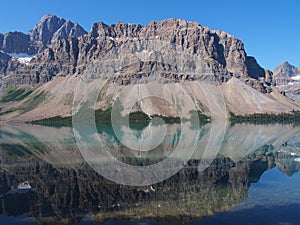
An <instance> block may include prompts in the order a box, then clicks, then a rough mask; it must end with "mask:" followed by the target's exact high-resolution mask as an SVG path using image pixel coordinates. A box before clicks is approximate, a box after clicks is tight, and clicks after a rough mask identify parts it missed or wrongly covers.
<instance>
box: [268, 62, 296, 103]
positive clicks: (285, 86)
mask: <svg viewBox="0 0 300 225" xmlns="http://www.w3.org/2000/svg"><path fill="white" fill-rule="evenodd" d="M273 79H274V82H275V84H276V86H277V88H278V90H279V91H280V92H281V93H283V94H284V95H285V96H287V97H288V98H290V99H292V100H293V101H295V102H297V103H298V104H299V103H300V68H297V67H295V66H293V65H291V64H289V63H288V62H283V63H282V64H281V65H280V66H278V67H277V68H276V69H275V70H274V71H273Z"/></svg>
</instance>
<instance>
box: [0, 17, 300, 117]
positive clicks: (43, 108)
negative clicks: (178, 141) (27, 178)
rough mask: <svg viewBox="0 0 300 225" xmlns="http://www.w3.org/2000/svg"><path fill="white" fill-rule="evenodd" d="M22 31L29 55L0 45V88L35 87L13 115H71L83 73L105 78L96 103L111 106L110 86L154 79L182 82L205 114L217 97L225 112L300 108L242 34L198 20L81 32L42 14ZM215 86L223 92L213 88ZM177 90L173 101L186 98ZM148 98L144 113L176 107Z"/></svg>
mask: <svg viewBox="0 0 300 225" xmlns="http://www.w3.org/2000/svg"><path fill="white" fill-rule="evenodd" d="M26 38H27V39H28V38H29V43H30V46H33V47H34V49H35V50H36V52H35V53H36V55H34V56H31V57H28V56H27V57H23V58H21V57H20V56H19V55H17V56H16V55H14V54H10V55H8V54H6V53H7V52H5V51H4V49H3V48H2V49H0V50H2V52H1V53H2V54H0V57H1V58H0V59H1V61H0V64H1V68H0V73H1V74H0V84H1V85H2V87H3V89H7V88H9V87H11V86H19V85H23V86H24V85H27V86H29V87H32V89H33V90H34V92H33V94H31V95H29V97H28V98H26V99H27V100H26V99H25V100H24V102H23V103H24V105H22V104H23V103H20V104H21V105H22V109H28V110H27V111H25V112H24V110H23V111H22V112H20V113H19V114H18V119H19V120H23V121H27V120H34V119H40V118H41V117H44V118H45V117H51V116H69V115H71V106H72V102H73V97H74V90H75V89H76V88H75V87H76V84H77V83H78V82H79V81H80V80H81V79H82V78H89V79H91V82H92V83H93V81H96V80H97V79H98V78H100V79H104V80H107V81H109V82H108V84H107V87H105V90H103V92H101V93H102V94H103V96H105V97H104V99H102V100H101V99H100V100H99V101H100V102H99V103H97V106H98V107H99V108H101V109H109V108H110V107H111V104H113V101H114V99H115V97H114V95H115V94H116V92H117V91H121V90H122V89H125V88H126V87H128V86H130V87H133V89H135V87H136V85H137V84H147V83H150V84H151V83H152V82H154V83H155V84H156V83H160V85H162V87H161V89H165V90H162V91H163V92H164V93H169V94H170V95H172V94H174V93H176V90H182V88H184V89H188V90H189V91H190V93H189V95H192V97H191V99H194V100H193V101H195V102H194V105H197V107H198V110H199V111H202V112H204V113H206V114H207V115H210V116H218V115H216V114H218V108H220V107H218V104H216V105H215V107H214V108H211V107H212V105H213V104H212V103H220V102H222V101H223V102H225V103H226V107H227V109H228V110H229V111H230V112H234V113H236V114H239V115H241V114H249V113H265V112H268V113H280V112H290V111H292V110H298V109H299V106H298V105H297V104H295V102H293V101H291V100H290V99H288V98H287V97H286V96H284V95H283V94H280V93H279V92H278V91H276V89H275V88H274V86H273V83H274V81H273V79H272V72H271V71H268V70H265V69H263V68H262V67H260V65H259V64H258V63H257V61H256V60H255V58H254V57H251V56H248V55H247V53H246V51H245V49H244V44H243V42H242V41H241V40H239V39H237V38H235V37H234V36H232V35H230V34H228V33H226V32H224V31H220V30H211V29H209V28H208V27H204V26H201V25H200V24H199V23H197V22H188V21H186V20H182V19H166V20H162V21H152V22H150V23H149V24H148V25H140V24H128V23H124V22H119V23H117V24H112V25H107V24H105V23H103V22H98V23H94V24H93V26H92V29H91V31H90V32H88V33H86V32H85V31H84V30H83V29H82V28H81V27H80V26H79V25H78V24H76V23H73V22H70V21H66V20H64V19H60V18H58V17H56V16H53V15H45V16H44V17H43V18H42V19H41V21H39V22H38V23H37V25H36V26H35V27H34V29H33V30H31V31H30V32H29V34H28V35H27V36H26ZM0 42H1V36H0ZM2 43H4V41H2ZM3 45H4V44H3ZM98 80H99V79H98ZM210 82H214V84H213V85H211V84H210ZM36 84H40V85H36ZM216 84H218V85H216ZM218 86H219V87H220V88H217V87H218ZM170 90H172V91H174V93H173V92H170ZM201 90H202V91H201ZM202 92H204V93H202ZM217 92H219V93H220V92H222V93H221V94H220V95H219V96H218V95H217ZM207 93H211V95H209V96H210V99H206V97H207V96H208V95H207ZM106 95H107V96H106ZM222 95H223V97H222ZM32 96H33V97H32ZM30 98H31V100H32V99H33V100H32V101H33V102H31V100H30ZM39 98H40V100H39V101H38V100H37V99H39ZM182 98H183V97H182V96H181V97H180V99H177V100H176V102H181V103H183V102H185V101H186V99H182ZM8 99H10V98H8ZM45 99H47V101H46V100H45ZM155 102H156V101H155V100H154V101H153V102H151V101H150V102H148V105H147V107H146V106H145V107H146V108H145V109H144V110H145V113H147V114H148V115H152V114H158V115H164V116H175V115H176V110H175V111H174V109H173V110H171V109H170V108H169V107H167V106H166V105H165V106H164V104H161V103H158V104H155ZM41 103H43V104H41ZM156 103H157V102H156ZM200 103H201V104H200ZM32 105H33V106H34V107H33V106H32ZM199 105H201V107H202V108H199V107H200V106H199ZM125 107H126V106H124V108H125ZM166 107H167V108H166ZM141 108H143V107H141ZM29 109H30V110H29ZM4 110H5V111H8V112H9V111H11V110H12V109H11V108H10V107H8V108H6V109H4ZM8 115H15V114H8Z"/></svg>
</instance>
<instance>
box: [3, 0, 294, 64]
mask: <svg viewBox="0 0 300 225" xmlns="http://www.w3.org/2000/svg"><path fill="white" fill-rule="evenodd" d="M44 14H55V15H57V16H59V17H63V18H65V19H70V20H72V21H77V22H78V23H79V24H81V25H82V26H83V27H84V28H85V29H86V30H88V31H89V30H90V28H91V26H92V23H94V22H99V21H103V22H105V23H107V24H112V23H117V22H118V21H124V22H128V23H140V24H148V23H149V22H150V21H151V20H156V21H157V20H162V19H165V18H181V19H186V20H189V21H197V22H199V23H200V24H201V25H203V26H209V27H210V28H211V29H219V30H224V31H226V32H228V33H230V34H232V35H234V36H235V37H237V38H239V39H241V40H242V41H243V42H244V43H245V48H246V51H247V54H248V55H252V56H254V57H255V58H256V59H257V60H258V62H259V64H260V65H261V66H263V67H265V68H269V69H274V67H276V66H277V65H279V64H281V63H282V62H283V61H289V62H290V63H291V64H294V65H295V66H300V44H299V39H300V1H299V0H285V1H282V0H278V1H277V0H252V1H241V0H227V1H224V0H220V1H219V0H214V1H208V0H206V1H202V0H190V1H189V0H185V1H176V0H173V1H169V0H151V1H143V0H139V1H137V0H126V1H125V0H122V1H121V0H115V1H109V0H106V1H102V0H86V1H83V0H81V1H78V0H72V1H71V0H27V1H26V0H14V1H8V0H5V1H2V2H1V13H0V32H1V33H5V32H7V31H16V30H17V31H23V32H27V31H28V30H29V29H31V28H32V27H33V26H34V25H35V24H36V22H37V21H38V20H39V19H40V18H41V17H42V16H43V15H44Z"/></svg>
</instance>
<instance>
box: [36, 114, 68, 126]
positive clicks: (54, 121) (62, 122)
mask: <svg viewBox="0 0 300 225" xmlns="http://www.w3.org/2000/svg"><path fill="white" fill-rule="evenodd" d="M31 123H32V124H37V125H44V126H50V127H69V126H72V117H70V116H69V117H61V116H54V117H51V118H46V119H41V120H34V121H31Z"/></svg>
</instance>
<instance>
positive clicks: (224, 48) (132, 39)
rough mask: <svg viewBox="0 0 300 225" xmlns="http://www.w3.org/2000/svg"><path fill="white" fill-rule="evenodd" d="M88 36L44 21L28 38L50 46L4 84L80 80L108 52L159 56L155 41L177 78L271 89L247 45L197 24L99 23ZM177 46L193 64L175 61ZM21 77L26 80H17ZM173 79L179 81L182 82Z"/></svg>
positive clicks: (11, 72)
mask: <svg viewBox="0 0 300 225" xmlns="http://www.w3.org/2000/svg"><path fill="white" fill-rule="evenodd" d="M84 33H85V32H84V31H83V30H82V29H81V28H79V25H78V24H74V23H71V22H69V21H65V20H63V19H59V18H57V17H55V16H49V15H46V16H44V17H43V18H42V19H41V21H40V22H39V23H38V24H37V25H36V26H35V28H34V29H33V30H31V31H30V33H29V36H30V38H31V40H35V41H40V42H42V43H44V44H45V45H46V46H47V44H50V43H51V45H48V46H47V47H45V49H44V50H42V51H41V52H40V53H38V55H37V56H36V57H35V58H33V59H32V60H31V61H30V63H29V64H28V65H22V66H21V65H20V66H17V67H16V69H15V70H10V69H7V70H6V72H5V74H9V75H10V78H9V79H7V80H5V81H4V86H9V85H16V84H20V83H29V84H36V83H39V82H47V81H49V80H51V79H52V78H53V77H54V76H58V75H62V76H67V75H72V74H81V73H82V72H83V71H84V70H85V68H86V67H87V66H88V65H89V64H90V63H91V62H93V61H95V60H97V59H99V58H101V57H103V54H107V53H108V52H109V51H112V52H111V54H114V52H113V51H114V50H115V49H116V48H117V49H121V50H120V52H119V54H121V55H120V57H121V58H122V49H132V50H134V49H136V48H137V47H138V48H141V49H142V50H143V51H150V50H155V49H151V47H149V42H151V41H152V42H154V41H155V42H157V43H160V44H159V45H162V43H165V44H167V46H166V49H165V51H164V54H165V56H164V57H167V58H172V57H173V58H174V60H173V62H174V66H175V67H178V70H177V71H176V70H175V73H178V74H179V75H180V72H182V71H186V67H188V69H189V70H190V69H193V71H194V72H196V73H197V74H196V75H195V77H193V78H194V79H202V78H204V77H205V76H209V77H210V78H209V79H217V80H219V81H226V80H228V79H230V77H232V76H235V77H238V78H241V79H251V80H252V83H251V82H248V83H249V84H250V85H252V86H253V87H255V88H257V89H259V90H260V91H262V92H267V89H266V88H264V87H261V86H259V85H257V84H259V83H261V81H260V80H264V77H265V71H264V70H263V69H262V68H261V67H260V66H259V65H258V64H257V62H256V60H255V59H254V58H253V57H248V56H247V54H246V52H245V50H244V45H243V43H242V42H241V41H240V40H238V39H236V38H234V37H233V36H231V35H229V34H227V33H225V32H222V31H213V30H210V29H209V28H207V27H202V26H201V25H199V24H198V23H194V22H187V21H185V20H177V19H168V20H164V21H160V22H151V23H150V24H149V25H147V26H142V25H139V24H127V23H123V22H120V23H117V24H114V25H111V26H109V25H106V24H104V23H101V22H100V23H95V24H94V25H93V26H92V29H91V31H90V32H89V33H88V34H86V35H83V34H84ZM82 35H83V36H82ZM78 36H79V37H78ZM27 38H28V37H27ZM172 46H173V47H174V46H176V48H177V49H179V48H180V49H181V51H184V52H185V53H186V54H189V55H191V56H195V57H194V59H189V60H186V59H185V56H184V55H182V56H176V55H172V53H173V51H172ZM158 47H160V46H158ZM155 60H158V58H156V59H155ZM180 61H185V64H186V65H185V67H184V66H180ZM128 63H129V64H130V62H128ZM180 69H181V70H182V71H180ZM127 75H128V74H127ZM20 76H22V77H24V79H18V77H20ZM125 76H126V74H125ZM174 79H175V80H180V79H182V77H180V76H179V78H174ZM174 79H173V80H174ZM121 83H122V82H121ZM123 83H124V82H123ZM125 83H127V84H129V83H130V82H125Z"/></svg>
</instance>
